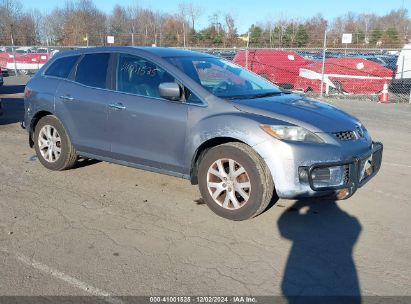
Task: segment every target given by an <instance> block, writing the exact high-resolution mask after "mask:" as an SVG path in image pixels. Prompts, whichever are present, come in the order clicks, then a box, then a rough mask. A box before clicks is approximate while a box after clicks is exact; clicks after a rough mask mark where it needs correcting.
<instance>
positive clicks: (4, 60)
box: [0, 52, 51, 74]
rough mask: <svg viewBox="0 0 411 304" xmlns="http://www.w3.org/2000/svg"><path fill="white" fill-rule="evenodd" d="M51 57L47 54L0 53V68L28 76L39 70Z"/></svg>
mask: <svg viewBox="0 0 411 304" xmlns="http://www.w3.org/2000/svg"><path fill="white" fill-rule="evenodd" d="M50 57H51V54H49V53H21V54H20V53H16V54H13V53H9V52H7V53H6V52H5V53H0V67H1V68H3V69H8V70H14V68H16V69H17V70H19V71H20V72H21V73H22V74H28V73H30V72H34V71H37V70H39V69H40V68H41V67H42V66H43V65H44V64H45V63H46V62H47V61H48V60H49V58H50Z"/></svg>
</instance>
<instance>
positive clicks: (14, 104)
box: [0, 95, 24, 125]
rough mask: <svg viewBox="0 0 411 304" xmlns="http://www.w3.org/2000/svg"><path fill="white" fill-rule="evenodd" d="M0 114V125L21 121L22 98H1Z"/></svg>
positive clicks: (22, 112) (22, 115)
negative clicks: (0, 109)
mask: <svg viewBox="0 0 411 304" xmlns="http://www.w3.org/2000/svg"><path fill="white" fill-rule="evenodd" d="M0 98H1V95H0ZM1 103H2V114H1V115H0V125H8V124H13V123H16V122H21V121H23V119H24V99H23V98H1Z"/></svg>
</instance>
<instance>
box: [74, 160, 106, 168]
mask: <svg viewBox="0 0 411 304" xmlns="http://www.w3.org/2000/svg"><path fill="white" fill-rule="evenodd" d="M100 162H101V161H99V160H97V159H88V158H82V157H80V158H79V159H78V160H77V163H76V165H75V166H74V167H73V169H80V168H85V167H88V166H92V165H95V164H98V163H100Z"/></svg>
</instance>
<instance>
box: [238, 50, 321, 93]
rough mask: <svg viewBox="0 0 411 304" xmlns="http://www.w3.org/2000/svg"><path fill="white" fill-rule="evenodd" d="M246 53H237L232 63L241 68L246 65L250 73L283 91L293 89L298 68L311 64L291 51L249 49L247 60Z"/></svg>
mask: <svg viewBox="0 0 411 304" xmlns="http://www.w3.org/2000/svg"><path fill="white" fill-rule="evenodd" d="M246 53H247V52H246V51H245V50H241V51H238V53H237V54H236V56H235V57H234V62H235V63H236V64H238V65H241V66H243V67H245V66H246V65H247V64H248V69H249V70H250V71H252V72H254V73H256V74H258V75H261V76H262V77H264V78H266V79H268V80H270V81H271V82H272V83H274V84H276V85H278V86H280V87H282V88H285V89H293V88H294V85H295V83H296V81H297V78H298V75H299V71H300V68H301V67H303V66H305V65H307V64H310V63H312V62H313V61H311V60H307V59H305V58H304V57H302V56H300V55H298V54H297V53H295V52H292V51H280V50H253V49H251V50H249V51H248V60H246ZM247 61H248V63H247Z"/></svg>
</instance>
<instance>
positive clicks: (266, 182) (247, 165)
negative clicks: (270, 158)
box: [198, 142, 274, 221]
mask: <svg viewBox="0 0 411 304" xmlns="http://www.w3.org/2000/svg"><path fill="white" fill-rule="evenodd" d="M219 159H232V160H234V161H235V162H236V163H238V164H241V166H242V167H243V168H244V169H245V171H246V173H247V175H248V178H249V182H250V184H251V188H250V190H249V191H250V192H249V193H248V194H249V198H248V200H247V201H246V202H244V204H243V205H242V206H241V207H240V208H238V209H231V210H230V209H228V208H224V207H223V206H221V205H220V204H218V203H217V202H216V201H214V199H213V197H212V194H211V193H210V191H209V188H208V187H207V175H208V170H209V168H210V167H211V166H213V164H214V163H215V162H216V161H217V160H219ZM198 185H199V188H200V192H201V195H202V197H203V198H204V200H205V202H206V203H207V205H208V207H209V208H210V209H211V210H212V211H213V212H214V213H216V214H218V215H219V216H221V217H224V218H226V219H230V220H234V221H242V220H247V219H250V218H253V217H255V216H257V215H259V214H260V213H261V212H263V211H264V210H265V209H266V208H267V206H268V205H269V204H270V202H271V200H272V197H273V194H274V183H273V180H272V176H271V173H270V170H269V169H268V167H267V165H266V164H265V162H264V160H263V159H262V158H261V157H260V156H259V155H258V154H257V153H256V152H255V151H254V150H253V149H252V148H251V147H250V146H247V145H245V144H243V143H238V142H232V143H226V144H222V145H219V146H216V147H213V148H211V149H210V150H208V151H207V152H206V153H205V155H204V157H203V158H202V159H201V160H200V164H199V169H198ZM216 191H217V190H216ZM222 193H224V192H222ZM234 195H237V192H235V194H234Z"/></svg>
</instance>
